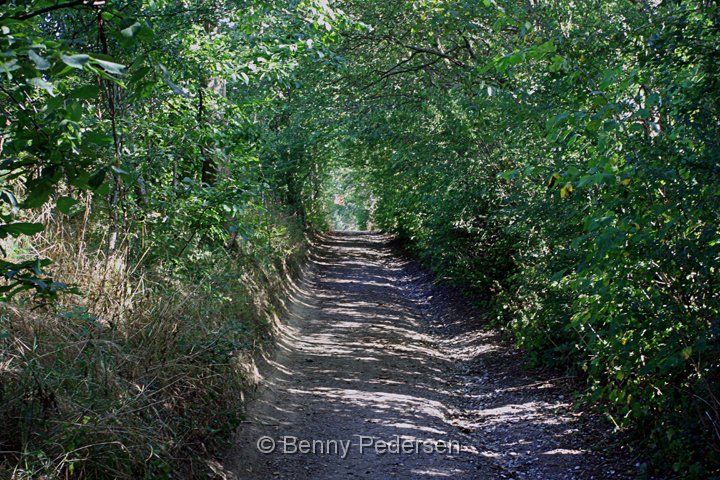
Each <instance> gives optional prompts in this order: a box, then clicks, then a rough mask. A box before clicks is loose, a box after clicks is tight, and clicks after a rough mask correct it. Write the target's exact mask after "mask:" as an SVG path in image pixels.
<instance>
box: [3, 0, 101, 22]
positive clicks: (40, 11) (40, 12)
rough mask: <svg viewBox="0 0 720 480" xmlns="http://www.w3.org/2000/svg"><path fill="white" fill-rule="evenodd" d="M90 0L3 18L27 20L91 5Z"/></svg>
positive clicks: (78, 0) (52, 6)
mask: <svg viewBox="0 0 720 480" xmlns="http://www.w3.org/2000/svg"><path fill="white" fill-rule="evenodd" d="M91 2H92V0H89V1H88V0H74V1H72V2H67V3H57V4H55V5H51V6H49V7H45V8H41V9H40V10H36V11H34V12H30V13H25V14H22V15H15V16H12V17H3V18H12V19H13V20H27V19H28V18H32V17H37V16H38V15H45V14H46V13H50V12H53V11H55V10H60V9H63V8H72V7H79V6H80V5H85V4H89V3H91Z"/></svg>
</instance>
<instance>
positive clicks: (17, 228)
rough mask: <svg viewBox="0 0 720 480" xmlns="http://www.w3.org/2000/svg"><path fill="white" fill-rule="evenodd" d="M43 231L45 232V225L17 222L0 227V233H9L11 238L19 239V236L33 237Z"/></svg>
mask: <svg viewBox="0 0 720 480" xmlns="http://www.w3.org/2000/svg"><path fill="white" fill-rule="evenodd" d="M43 230H45V225H43V224H42V223H25V222H18V223H10V224H7V225H1V226H0V231H4V232H6V233H9V234H10V235H12V236H13V237H19V236H20V235H35V234H36V233H40V232H42V231H43Z"/></svg>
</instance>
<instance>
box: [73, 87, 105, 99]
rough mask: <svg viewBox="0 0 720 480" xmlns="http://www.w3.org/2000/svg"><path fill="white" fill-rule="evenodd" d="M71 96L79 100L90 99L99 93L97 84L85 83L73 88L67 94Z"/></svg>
mask: <svg viewBox="0 0 720 480" xmlns="http://www.w3.org/2000/svg"><path fill="white" fill-rule="evenodd" d="M69 95H70V96H71V97H72V98H78V99H81V100H90V99H93V98H97V97H98V96H99V95H100V88H98V86H97V85H85V86H83V87H79V88H76V89H74V90H73V91H71V92H70V94H69Z"/></svg>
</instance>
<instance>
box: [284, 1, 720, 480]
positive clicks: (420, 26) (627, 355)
mask: <svg viewBox="0 0 720 480" xmlns="http://www.w3.org/2000/svg"><path fill="white" fill-rule="evenodd" d="M342 7H343V8H344V9H345V10H346V11H347V12H348V13H349V14H350V15H355V16H356V17H357V18H356V20H357V21H358V22H359V23H362V24H367V25H370V26H371V27H372V28H370V29H368V30H361V31H358V30H353V31H348V32H346V33H345V34H344V36H343V42H342V47H341V48H339V49H338V51H339V52H341V53H342V54H343V56H345V57H346V58H347V59H348V61H347V63H346V65H345V68H344V69H343V70H342V71H340V72H338V73H337V74H336V75H335V77H333V78H332V79H331V80H329V81H327V82H326V83H325V84H324V85H323V87H322V90H321V88H318V91H323V90H324V92H325V95H324V96H322V98H319V99H318V98H315V99H313V101H312V102H310V104H309V105H308V104H305V106H304V108H305V109H306V111H312V110H314V111H315V112H318V111H320V112H324V111H328V110H330V111H332V112H333V115H334V118H336V119H337V120H338V121H337V122H336V123H335V124H334V125H327V124H326V123H325V122H324V118H325V117H324V114H322V113H318V114H317V115H316V116H315V118H316V120H315V123H314V127H313V128H312V129H313V130H314V131H320V132H323V135H324V136H330V135H332V133H333V132H334V135H335V138H336V143H335V145H336V146H335V147H333V148H329V149H327V152H325V154H324V155H323V159H322V160H321V162H322V163H324V164H332V163H333V162H339V161H342V159H351V160H350V162H349V163H351V164H353V165H354V166H355V168H356V169H357V170H358V171H359V172H361V173H359V174H360V175H362V176H363V178H364V179H366V181H367V183H368V185H370V186H371V189H372V196H373V197H374V198H375V199H376V200H377V205H376V209H375V214H374V218H373V220H374V221H375V222H376V223H377V224H378V225H379V227H380V228H382V229H385V230H387V231H390V232H393V233H395V234H397V235H398V236H399V237H400V238H401V239H403V240H404V241H405V243H406V244H407V245H408V247H409V248H410V249H411V250H413V251H415V252H416V253H417V254H418V255H420V256H421V258H423V259H425V261H426V262H427V263H428V264H429V265H430V266H432V267H433V268H434V269H435V270H436V271H437V272H438V274H439V275H440V277H441V278H443V279H446V280H448V281H452V282H456V283H462V284H465V285H469V286H472V287H473V288H474V289H475V291H476V292H478V294H479V296H480V299H481V300H482V301H483V302H485V303H486V304H487V306H488V316H489V317H491V318H494V319H495V321H496V322H498V323H499V324H500V325H503V326H505V327H507V328H508V329H509V331H511V332H512V333H513V334H514V336H515V338H516V340H517V343H518V344H519V345H521V346H523V347H524V348H526V349H527V350H528V351H529V353H530V354H531V357H532V358H533V359H534V360H535V361H536V362H538V363H544V364H555V365H565V366H567V367H568V368H570V369H572V370H574V371H577V372H580V373H582V374H583V375H584V376H585V377H586V378H587V382H588V388H587V391H586V394H585V397H584V398H585V400H586V401H587V402H588V403H590V404H592V405H594V406H596V408H598V409H599V410H600V411H603V412H605V413H606V414H607V415H608V416H609V417H610V418H611V419H612V421H613V422H615V424H616V425H617V426H618V427H619V428H632V429H633V431H634V432H635V433H637V434H638V438H641V439H644V445H645V446H646V447H647V452H653V451H655V452H658V453H657V456H656V457H655V458H654V460H655V463H654V467H653V468H655V467H657V468H659V469H663V468H669V469H670V470H673V471H674V472H676V473H677V474H679V475H682V476H683V477H686V478H693V477H694V478H704V476H705V475H709V474H716V473H717V472H718V470H717V469H718V468H720V436H719V435H718V432H719V431H720V414H719V412H720V403H719V402H718V398H720V391H719V390H718V385H720V364H718V358H720V346H719V344H718V318H719V316H718V312H719V308H720V305H719V304H718V295H717V291H718V282H719V276H718V256H719V254H720V250H719V249H720V246H718V230H717V225H718V220H719V218H718V211H720V210H718V198H720V196H718V193H720V192H719V191H718V185H720V183H719V182H718V180H719V179H718V173H719V170H718V152H720V149H719V148H718V147H719V145H718V138H720V137H719V136H718V132H719V131H720V111H719V110H718V105H720V103H718V100H719V99H720V97H718V92H720V90H719V89H718V83H717V82H718V77H717V72H716V67H715V65H717V60H718V49H717V45H718V41H719V40H720V30H719V29H718V25H720V23H719V22H720V8H719V7H718V5H717V3H716V2H685V1H664V2H606V1H603V2H599V1H593V0H588V1H585V2H581V3H580V4H577V2H574V3H570V2H551V3H548V2H540V3H538V2H534V3H530V4H528V3H524V2H512V1H507V2H503V1H485V2H449V1H443V0H440V1H437V0H433V1H429V0H418V1H413V2H401V3H392V4H389V3H387V2H370V3H368V2H354V1H351V0H348V1H346V2H342ZM323 75H328V73H327V71H325V72H323V73H321V74H319V75H317V78H318V79H319V80H318V81H319V82H320V83H322V82H323V80H322V78H323V77H322V76H323ZM328 105H329V106H328ZM298 115H306V113H299V114H298ZM669 458H671V459H672V462H669V463H668V462H667V459H669Z"/></svg>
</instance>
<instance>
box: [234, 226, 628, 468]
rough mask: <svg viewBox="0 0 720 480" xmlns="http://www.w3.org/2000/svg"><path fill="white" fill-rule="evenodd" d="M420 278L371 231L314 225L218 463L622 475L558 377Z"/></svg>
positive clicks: (593, 422)
mask: <svg viewBox="0 0 720 480" xmlns="http://www.w3.org/2000/svg"><path fill="white" fill-rule="evenodd" d="M426 277H427V276H426V275H425V274H423V273H422V270H421V269H419V268H418V267H417V266H416V265H414V264H413V262H410V261H408V260H406V259H404V258H403V257H402V256H400V255H398V254H397V253H396V252H395V251H394V250H393V249H392V248H391V246H390V243H389V240H388V238H387V237H384V236H382V235H379V234H370V233H358V232H352V233H335V234H332V235H328V236H326V237H324V238H323V239H322V241H321V244H320V245H317V246H316V248H314V249H313V253H312V254H311V256H310V267H309V271H308V272H307V274H306V275H305V276H304V278H303V280H302V281H301V282H300V284H299V286H298V288H297V289H296V291H295V292H294V295H293V296H292V298H291V299H290V304H289V305H288V315H287V318H286V320H285V323H284V327H283V331H282V332H280V334H279V340H278V346H277V348H276V351H275V352H274V355H273V358H269V359H265V361H263V362H262V363H261V364H260V365H259V375H260V376H261V377H262V382H261V385H262V386H261V388H260V389H259V391H258V393H257V395H256V396H255V399H254V400H252V401H251V402H250V403H249V405H248V409H247V421H246V422H245V423H244V424H243V426H242V427H241V428H240V429H239V431H238V433H237V439H236V442H235V446H234V448H233V449H231V451H229V452H227V454H226V455H225V456H224V459H225V460H224V462H223V465H222V468H221V470H222V471H223V472H224V473H222V474H221V476H225V477H227V478H237V479H257V480H261V479H262V480H265V479H272V478H279V479H288V480H292V479H313V480H315V479H355V478H357V479H361V478H362V479H386V478H402V479H425V478H454V479H486V478H487V479H493V478H518V479H521V478H533V479H535V478H537V479H576V478H577V479H590V478H596V479H610V478H632V477H633V473H634V472H633V470H634V468H633V467H632V466H631V465H632V462H631V461H630V460H629V458H628V457H629V455H628V454H627V453H626V452H625V451H623V450H621V449H619V448H618V447H616V446H613V445H610V444H608V441H607V439H608V438H609V435H608V432H607V428H606V426H605V425H604V424H603V423H602V422H600V421H599V420H597V419H595V418H593V417H592V416H589V415H583V414H580V413H577V412H575V411H574V410H573V409H572V394H571V388H570V386H569V385H568V384H567V382H566V379H563V378H554V379H553V378H548V375H544V376H543V375H541V374H540V373H537V372H536V373H534V374H533V373H531V372H529V371H528V370H526V369H524V368H523V367H522V365H523V359H522V355H521V354H520V353H518V352H516V351H515V350H514V349H512V348H510V347H508V346H507V345H505V344H504V343H503V342H502V341H500V340H499V339H498V338H497V336H496V334H493V333H492V332H488V331H484V330H482V329H479V328H477V327H475V328H470V327H472V325H473V321H472V319H471V318H470V317H471V315H472V313H469V312H470V310H469V309H468V308H465V307H463V306H461V305H460V306H458V304H461V303H463V302H462V301H458V299H457V298H456V297H454V296H453V293H452V292H442V291H436V289H434V288H433V287H432V286H431V284H430V282H429V281H428V280H427V278H426ZM263 437H266V438H265V439H264V440H263V441H262V442H264V443H263V444H262V445H261V447H263V448H267V449H271V448H272V447H273V445H274V451H273V452H272V453H269V454H263V453H260V452H259V451H258V440H259V439H262V438H263Z"/></svg>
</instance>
